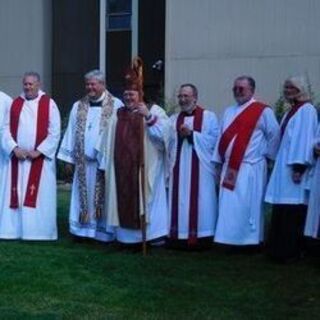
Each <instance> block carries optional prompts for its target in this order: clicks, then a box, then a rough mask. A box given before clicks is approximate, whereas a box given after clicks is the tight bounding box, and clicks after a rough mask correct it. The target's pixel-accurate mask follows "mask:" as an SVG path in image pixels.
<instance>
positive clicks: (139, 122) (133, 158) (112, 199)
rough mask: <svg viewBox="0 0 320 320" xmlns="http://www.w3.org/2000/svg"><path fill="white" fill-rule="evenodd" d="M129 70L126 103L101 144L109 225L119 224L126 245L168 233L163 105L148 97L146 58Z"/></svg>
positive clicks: (120, 233) (118, 236)
mask: <svg viewBox="0 0 320 320" xmlns="http://www.w3.org/2000/svg"><path fill="white" fill-rule="evenodd" d="M135 61H136V63H134V65H135V66H134V68H133V69H132V70H129V71H128V73H127V74H126V77H125V80H126V83H125V90H124V93H123V102H124V107H123V108H120V109H118V110H117V112H116V113H115V114H113V116H112V117H111V118H110V120H109V123H108V125H107V127H106V132H105V134H104V137H103V139H102V142H101V143H100V145H99V147H98V149H99V152H100V154H101V156H102V160H101V166H100V167H101V169H103V170H105V181H106V193H105V194H106V199H105V205H106V211H105V212H106V215H107V225H108V226H113V227H116V239H117V240H118V241H119V242H122V243H126V244H130V243H131V244H134V243H139V242H141V241H142V240H143V236H142V234H143V233H142V227H143V224H144V221H143V219H142V216H143V215H144V216H145V222H146V240H147V241H149V240H154V239H156V238H160V237H162V236H166V235H167V233H168V218H167V199H166V191H165V173H164V138H163V130H162V129H163V126H164V124H165V122H166V120H167V116H166V114H165V112H164V110H163V109H162V108H160V107H159V106H157V105H155V104H152V105H147V104H146V103H145V102H144V101H143V84H142V79H141V77H142V62H141V60H140V59H137V60H135Z"/></svg>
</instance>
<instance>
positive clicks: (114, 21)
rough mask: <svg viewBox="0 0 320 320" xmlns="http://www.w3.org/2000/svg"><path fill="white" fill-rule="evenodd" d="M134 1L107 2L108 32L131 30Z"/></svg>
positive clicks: (113, 0)
mask: <svg viewBox="0 0 320 320" xmlns="http://www.w3.org/2000/svg"><path fill="white" fill-rule="evenodd" d="M131 16H132V1H131V0H108V1H107V19H106V24H107V25H106V30H107V31H109V32H110V31H124V30H131Z"/></svg>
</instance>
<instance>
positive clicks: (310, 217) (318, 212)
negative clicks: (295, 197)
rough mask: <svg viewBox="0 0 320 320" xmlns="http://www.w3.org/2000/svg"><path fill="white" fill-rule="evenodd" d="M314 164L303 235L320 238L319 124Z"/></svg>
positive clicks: (315, 142)
mask: <svg viewBox="0 0 320 320" xmlns="http://www.w3.org/2000/svg"><path fill="white" fill-rule="evenodd" d="M313 150H314V156H315V165H314V168H313V170H312V171H313V172H312V176H311V178H310V185H309V188H308V189H310V198H309V204H308V212H307V219H306V225H305V228H304V235H305V236H308V237H311V238H314V239H320V126H318V131H317V136H316V139H315V141H314V149H313Z"/></svg>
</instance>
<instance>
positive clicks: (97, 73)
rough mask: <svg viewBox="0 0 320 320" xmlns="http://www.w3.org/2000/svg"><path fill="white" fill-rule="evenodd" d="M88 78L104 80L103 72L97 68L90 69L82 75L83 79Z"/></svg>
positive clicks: (103, 81)
mask: <svg viewBox="0 0 320 320" xmlns="http://www.w3.org/2000/svg"><path fill="white" fill-rule="evenodd" d="M89 79H96V80H98V81H99V82H102V83H105V82H106V77H105V75H104V73H103V72H102V71H101V70H98V69H95V70H91V71H89V72H87V73H86V74H85V75H84V80H89Z"/></svg>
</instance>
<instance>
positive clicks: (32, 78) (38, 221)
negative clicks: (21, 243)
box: [0, 72, 60, 240]
mask: <svg viewBox="0 0 320 320" xmlns="http://www.w3.org/2000/svg"><path fill="white" fill-rule="evenodd" d="M59 138H60V115H59V110H58V108H57V106H56V104H55V102H54V101H53V100H52V99H51V98H50V97H48V96H47V95H46V94H45V93H44V92H43V91H41V90H40V76H39V74H38V73H36V72H27V73H25V75H24V77H23V93H22V94H21V95H20V96H19V97H18V98H16V99H15V100H14V101H13V103H12V105H11V107H10V110H9V112H8V113H7V116H6V120H5V126H4V132H3V136H2V148H3V151H4V154H5V157H6V159H5V166H4V172H3V174H4V181H7V183H6V184H2V185H1V187H0V195H1V210H0V238H5V239H19V238H21V239H25V240H55V239H57V227H56V166H55V153H56V149H57V147H58V143H59Z"/></svg>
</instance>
